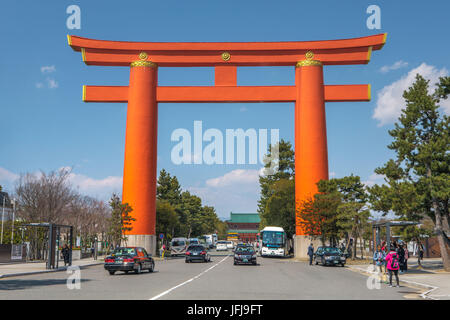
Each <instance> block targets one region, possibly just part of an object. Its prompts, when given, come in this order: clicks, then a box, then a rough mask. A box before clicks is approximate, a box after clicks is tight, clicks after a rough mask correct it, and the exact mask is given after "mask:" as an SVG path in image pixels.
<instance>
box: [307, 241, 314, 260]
mask: <svg viewBox="0 0 450 320" xmlns="http://www.w3.org/2000/svg"><path fill="white" fill-rule="evenodd" d="M308 256H309V265H312V260H313V256H314V245H313V244H312V243H311V244H310V245H309V247H308Z"/></svg>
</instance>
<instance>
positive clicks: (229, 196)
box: [187, 169, 260, 219]
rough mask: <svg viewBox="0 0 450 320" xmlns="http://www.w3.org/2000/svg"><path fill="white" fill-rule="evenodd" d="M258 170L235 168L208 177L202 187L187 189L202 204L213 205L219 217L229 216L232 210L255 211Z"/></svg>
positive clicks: (257, 196) (258, 189)
mask: <svg viewBox="0 0 450 320" xmlns="http://www.w3.org/2000/svg"><path fill="white" fill-rule="evenodd" d="M259 172H260V170H243V169H237V170H233V171H230V172H228V173H226V174H224V175H222V176H220V177H217V178H212V179H208V180H206V181H205V185H206V186H204V187H197V186H196V187H194V186H193V187H188V188H187V190H188V191H189V192H191V193H193V194H195V195H196V196H198V197H200V198H201V199H202V203H203V204H204V205H209V206H213V207H214V208H215V209H216V211H217V214H218V215H219V217H222V218H227V219H228V218H229V217H230V216H229V214H230V212H231V211H233V212H253V213H254V212H256V210H257V203H258V200H259V192H260V188H259Z"/></svg>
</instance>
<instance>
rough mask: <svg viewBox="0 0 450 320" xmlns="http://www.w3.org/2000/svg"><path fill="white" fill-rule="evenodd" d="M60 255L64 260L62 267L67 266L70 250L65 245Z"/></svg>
mask: <svg viewBox="0 0 450 320" xmlns="http://www.w3.org/2000/svg"><path fill="white" fill-rule="evenodd" d="M61 253H62V255H63V259H64V266H67V265H68V264H70V249H69V247H68V246H67V244H64V246H63V248H62V250H61Z"/></svg>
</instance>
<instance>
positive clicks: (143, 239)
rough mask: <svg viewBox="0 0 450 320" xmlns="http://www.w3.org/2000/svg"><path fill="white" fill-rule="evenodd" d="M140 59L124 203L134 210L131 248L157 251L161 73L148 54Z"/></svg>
mask: <svg viewBox="0 0 450 320" xmlns="http://www.w3.org/2000/svg"><path fill="white" fill-rule="evenodd" d="M142 55H143V56H142ZM140 57H142V58H141V61H136V62H133V63H132V64H131V68H130V84H129V90H128V110H127V127H126V137H125V164H124V173H123V197H122V201H123V202H124V203H125V202H128V203H129V204H130V205H131V206H132V208H133V211H132V212H131V216H133V217H134V218H136V221H135V222H134V223H133V225H132V226H133V229H132V230H131V231H130V232H128V234H130V235H131V236H128V238H129V241H128V245H133V246H142V247H145V248H146V250H147V251H154V248H153V244H152V243H153V241H154V240H153V238H154V237H155V224H156V174H157V173H156V159H157V130H158V105H157V100H156V87H157V83H158V69H157V65H156V64H154V63H152V62H150V61H145V60H146V58H147V56H146V54H145V53H142V54H141V56H140ZM150 235H151V236H150Z"/></svg>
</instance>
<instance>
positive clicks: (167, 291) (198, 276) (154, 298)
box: [149, 255, 230, 300]
mask: <svg viewBox="0 0 450 320" xmlns="http://www.w3.org/2000/svg"><path fill="white" fill-rule="evenodd" d="M229 256H230V255H228V256H226V257H225V258H223V259H222V260H220V261H219V262H217V263H216V264H215V265H213V266H212V267H209V268H208V269H206V270H205V271H202V272H201V273H199V274H198V275H196V276H195V277H193V278H191V279H189V280H186V281H184V282H183V283H180V284H179V285H176V286H175V287H172V288H170V289H169V290H166V291H164V292H163V293H160V294H158V295H157V296H154V297H152V298H150V299H149V300H157V299H159V298H161V297H162V296H165V295H166V294H168V293H170V292H172V291H173V290H175V289H177V288H179V287H181V286H184V285H185V284H186V283H189V282H191V281H194V280H195V279H198V278H200V277H201V276H202V275H204V274H205V273H207V272H208V271H209V270H211V269H213V268H215V267H217V266H218V265H219V264H221V263H222V262H223V261H225V260H226V259H227V258H228V257H229Z"/></svg>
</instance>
